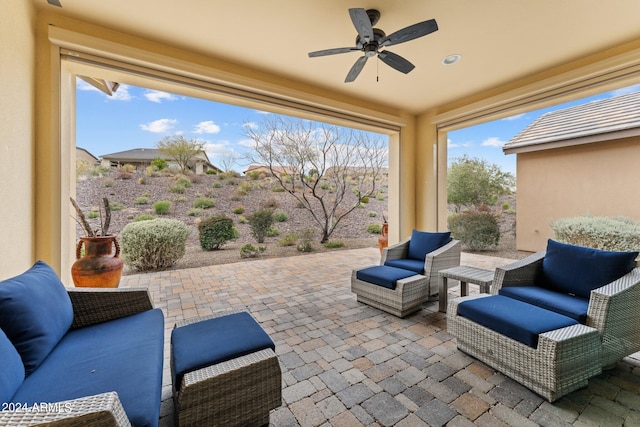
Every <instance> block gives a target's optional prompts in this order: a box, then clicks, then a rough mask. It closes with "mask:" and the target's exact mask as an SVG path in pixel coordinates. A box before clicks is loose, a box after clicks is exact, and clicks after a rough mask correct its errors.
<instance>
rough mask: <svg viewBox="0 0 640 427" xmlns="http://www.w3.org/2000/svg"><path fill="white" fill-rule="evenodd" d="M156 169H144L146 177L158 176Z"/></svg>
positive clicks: (150, 167)
mask: <svg viewBox="0 0 640 427" xmlns="http://www.w3.org/2000/svg"><path fill="white" fill-rule="evenodd" d="M156 172H157V170H156V168H154V167H153V166H147V167H146V168H144V174H145V175H146V176H156Z"/></svg>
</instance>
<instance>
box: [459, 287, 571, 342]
mask: <svg viewBox="0 0 640 427" xmlns="http://www.w3.org/2000/svg"><path fill="white" fill-rule="evenodd" d="M458 315H460V316H462V317H466V318H467V319H469V320H471V321H473V322H475V323H478V324H480V325H482V326H485V327H487V328H489V329H491V330H493V331H495V332H497V333H499V334H502V335H505V336H507V337H509V338H512V339H514V340H516V341H520V342H521V343H523V344H525V345H528V346H529V347H533V348H536V347H537V346H538V335H539V334H541V333H543V332H548V331H553V330H555V329H560V328H564V327H566V326H571V325H576V324H577V323H578V321H577V320H575V319H572V318H570V317H567V316H563V315H562V314H558V313H555V312H553V311H549V310H545V309H544V308H540V307H538V306H535V305H532V304H527V303H526V302H522V301H518V300H516V299H513V298H509V297H505V296H502V295H493V296H490V297H485V298H477V299H472V300H468V301H463V302H461V303H460V304H458Z"/></svg>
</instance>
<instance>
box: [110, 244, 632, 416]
mask: <svg viewBox="0 0 640 427" xmlns="http://www.w3.org/2000/svg"><path fill="white" fill-rule="evenodd" d="M211 256H212V257H215V256H216V253H215V252H211ZM379 260H380V254H379V251H378V249H377V248H366V249H354V250H342V251H335V252H328V253H322V254H311V255H304V256H297V257H290V258H280V259H268V260H258V261H251V262H239V263H237V264H226V265H218V266H209V267H202V268H193V269H185V270H176V271H166V272H156V273H150V274H136V275H130V276H125V277H123V280H122V283H121V285H120V286H121V287H148V289H149V291H150V293H151V295H152V299H153V301H154V304H155V306H156V307H159V308H161V309H162V310H163V311H164V314H165V317H166V334H165V354H166V356H165V366H164V368H165V371H164V381H163V391H162V406H161V419H160V425H161V426H173V425H174V418H173V401H172V399H171V383H170V374H169V358H168V352H169V336H170V335H169V334H170V332H171V328H172V327H173V325H174V323H175V321H177V320H180V319H183V318H191V317H195V316H204V315H208V314H211V313H217V312H220V311H226V310H231V309H244V310H247V311H249V312H250V313H251V314H252V315H253V316H254V317H255V318H256V320H257V321H258V322H259V323H260V324H261V325H262V327H263V328H264V329H265V331H267V333H268V334H269V335H270V336H271V337H272V339H273V340H274V342H275V343H276V353H277V354H278V357H279V361H280V365H281V367H282V374H283V381H282V398H283V399H282V400H283V401H282V406H281V407H280V408H278V409H276V410H274V411H272V413H271V418H270V421H271V425H273V426H336V427H350V426H444V425H447V426H474V425H476V426H535V425H552V426H562V425H575V426H591V425H600V426H623V425H625V426H631V425H640V361H639V360H638V357H637V356H638V354H636V355H634V356H632V357H630V358H625V359H624V360H623V361H621V362H619V363H618V364H617V366H616V367H615V368H614V369H612V370H609V371H606V372H605V373H603V374H601V375H599V376H597V377H595V378H593V379H591V380H590V381H589V386H588V387H587V388H584V389H582V390H578V391H575V392H573V393H571V394H569V395H568V396H565V397H563V398H562V399H560V400H559V401H557V402H554V403H552V404H550V403H548V402H546V401H545V400H544V399H542V398H541V397H539V396H538V395H536V394H535V393H533V392H531V391H529V390H528V389H526V388H525V387H523V386H521V385H519V384H518V383H516V382H514V381H513V380H511V379H509V378H507V377H505V376H504V375H502V374H500V373H499V372H496V371H495V370H494V369H492V368H490V367H488V366H487V365H485V364H484V363H482V362H480V361H478V360H476V359H474V358H472V357H470V356H468V355H466V354H464V353H462V352H460V351H458V350H457V349H456V345H455V340H454V339H453V338H452V337H451V335H449V334H448V333H447V330H446V317H445V316H446V315H445V314H444V313H440V312H438V302H437V301H433V302H429V303H426V304H425V305H424V306H423V309H422V310H421V311H419V312H418V313H416V314H414V315H411V316H409V317H407V318H405V319H399V318H397V317H394V316H392V315H390V314H387V313H384V312H382V311H380V310H377V309H375V308H371V307H369V306H367V305H364V304H361V303H358V302H357V301H356V297H355V295H354V294H352V293H351V291H350V277H351V270H353V269H358V268H363V267H367V266H370V265H375V264H378V263H379ZM508 262H509V260H505V259H499V258H490V257H483V256H477V255H471V254H466V253H463V256H462V262H461V264H463V265H474V266H476V267H480V268H489V269H493V268H495V267H496V266H499V265H502V264H506V263H508ZM455 283H456V282H455V281H453V280H451V281H450V290H449V292H450V295H449V297H450V298H454V297H455V296H457V295H459V287H453V285H454V284H455ZM470 292H471V293H473V292H478V288H477V286H474V285H470Z"/></svg>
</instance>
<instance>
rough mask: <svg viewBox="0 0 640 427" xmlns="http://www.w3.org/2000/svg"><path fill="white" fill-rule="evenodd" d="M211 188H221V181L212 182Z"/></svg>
mask: <svg viewBox="0 0 640 427" xmlns="http://www.w3.org/2000/svg"><path fill="white" fill-rule="evenodd" d="M213 188H222V183H220V182H214V183H213Z"/></svg>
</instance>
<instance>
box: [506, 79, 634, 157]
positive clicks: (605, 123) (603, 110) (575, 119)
mask: <svg viewBox="0 0 640 427" xmlns="http://www.w3.org/2000/svg"><path fill="white" fill-rule="evenodd" d="M631 130H635V131H637V134H640V92H635V93H629V94H626V95H620V96H616V97H612V98H607V99H601V100H598V101H592V102H589V103H587V104H582V105H576V106H574V107H570V108H565V109H563V110H557V111H552V112H549V113H546V114H544V115H542V116H540V117H539V118H538V119H537V120H535V121H534V122H533V123H531V124H530V125H529V126H527V127H526V128H525V129H524V130H523V131H522V132H520V133H519V134H518V135H516V136H515V137H513V139H511V141H509V142H508V143H506V144H505V145H504V147H503V150H504V152H505V153H506V154H510V153H517V152H520V151H536V150H544V149H547V148H555V147H559V146H564V145H577V144H581V143H588V142H598V141H605V140H610V139H614V138H615V137H624V136H631V134H632V133H633V132H629V131H631ZM625 131H626V133H624V134H622V135H618V136H613V135H610V134H612V133H614V132H625Z"/></svg>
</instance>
